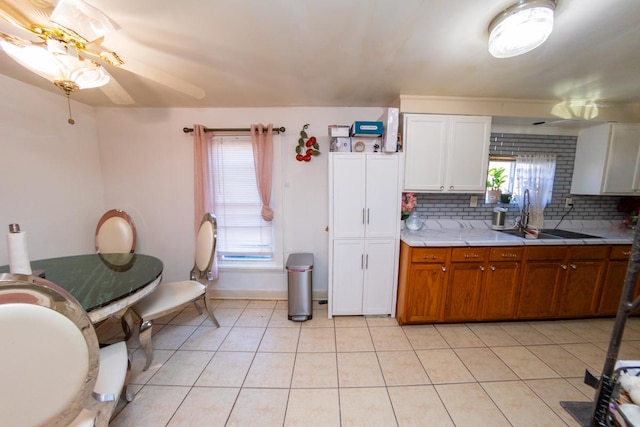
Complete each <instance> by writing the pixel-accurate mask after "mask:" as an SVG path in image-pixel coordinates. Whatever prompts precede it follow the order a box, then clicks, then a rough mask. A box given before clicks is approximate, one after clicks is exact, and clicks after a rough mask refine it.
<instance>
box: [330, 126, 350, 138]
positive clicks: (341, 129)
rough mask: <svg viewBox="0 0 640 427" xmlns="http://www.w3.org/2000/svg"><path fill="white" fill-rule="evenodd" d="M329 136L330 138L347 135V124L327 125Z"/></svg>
mask: <svg viewBox="0 0 640 427" xmlns="http://www.w3.org/2000/svg"><path fill="white" fill-rule="evenodd" d="M329 136H330V137H331V138H337V137H345V136H349V125H329Z"/></svg>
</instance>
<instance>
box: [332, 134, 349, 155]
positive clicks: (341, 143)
mask: <svg viewBox="0 0 640 427" xmlns="http://www.w3.org/2000/svg"><path fill="white" fill-rule="evenodd" d="M331 151H338V152H341V153H348V152H350V151H351V138H349V137H348V136H347V137H338V138H331Z"/></svg>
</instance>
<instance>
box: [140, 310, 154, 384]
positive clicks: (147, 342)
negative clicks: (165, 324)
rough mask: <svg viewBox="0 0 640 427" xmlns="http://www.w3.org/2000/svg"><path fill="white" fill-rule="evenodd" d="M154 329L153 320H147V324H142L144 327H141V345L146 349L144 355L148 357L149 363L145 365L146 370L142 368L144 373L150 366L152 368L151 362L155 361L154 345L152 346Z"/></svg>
mask: <svg viewBox="0 0 640 427" xmlns="http://www.w3.org/2000/svg"><path fill="white" fill-rule="evenodd" d="M152 327H153V320H147V321H146V322H143V323H142V326H140V334H139V339H140V344H141V345H142V347H143V348H144V353H145V355H146V357H147V363H146V364H145V365H144V368H142V370H143V371H146V370H147V369H149V366H151V362H152V361H153V345H152V344H151V329H152Z"/></svg>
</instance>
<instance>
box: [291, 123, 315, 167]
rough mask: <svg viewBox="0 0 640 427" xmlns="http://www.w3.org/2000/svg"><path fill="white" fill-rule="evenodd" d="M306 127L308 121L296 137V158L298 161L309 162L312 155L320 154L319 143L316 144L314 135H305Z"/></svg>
mask: <svg viewBox="0 0 640 427" xmlns="http://www.w3.org/2000/svg"><path fill="white" fill-rule="evenodd" d="M308 127H309V124H308V123H307V124H306V125H304V126H303V127H302V130H301V131H300V138H299V139H298V145H297V146H296V160H297V161H299V162H302V161H305V162H309V161H311V157H312V156H319V155H320V145H319V144H318V141H317V140H316V137H315V136H311V137H310V136H309V135H307V132H306V130H307V128H308Z"/></svg>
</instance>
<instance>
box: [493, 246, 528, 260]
mask: <svg viewBox="0 0 640 427" xmlns="http://www.w3.org/2000/svg"><path fill="white" fill-rule="evenodd" d="M523 253H524V247H523V246H521V247H518V248H511V247H504V248H491V251H490V252H489V260H490V261H520V260H521V259H522V254H523Z"/></svg>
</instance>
